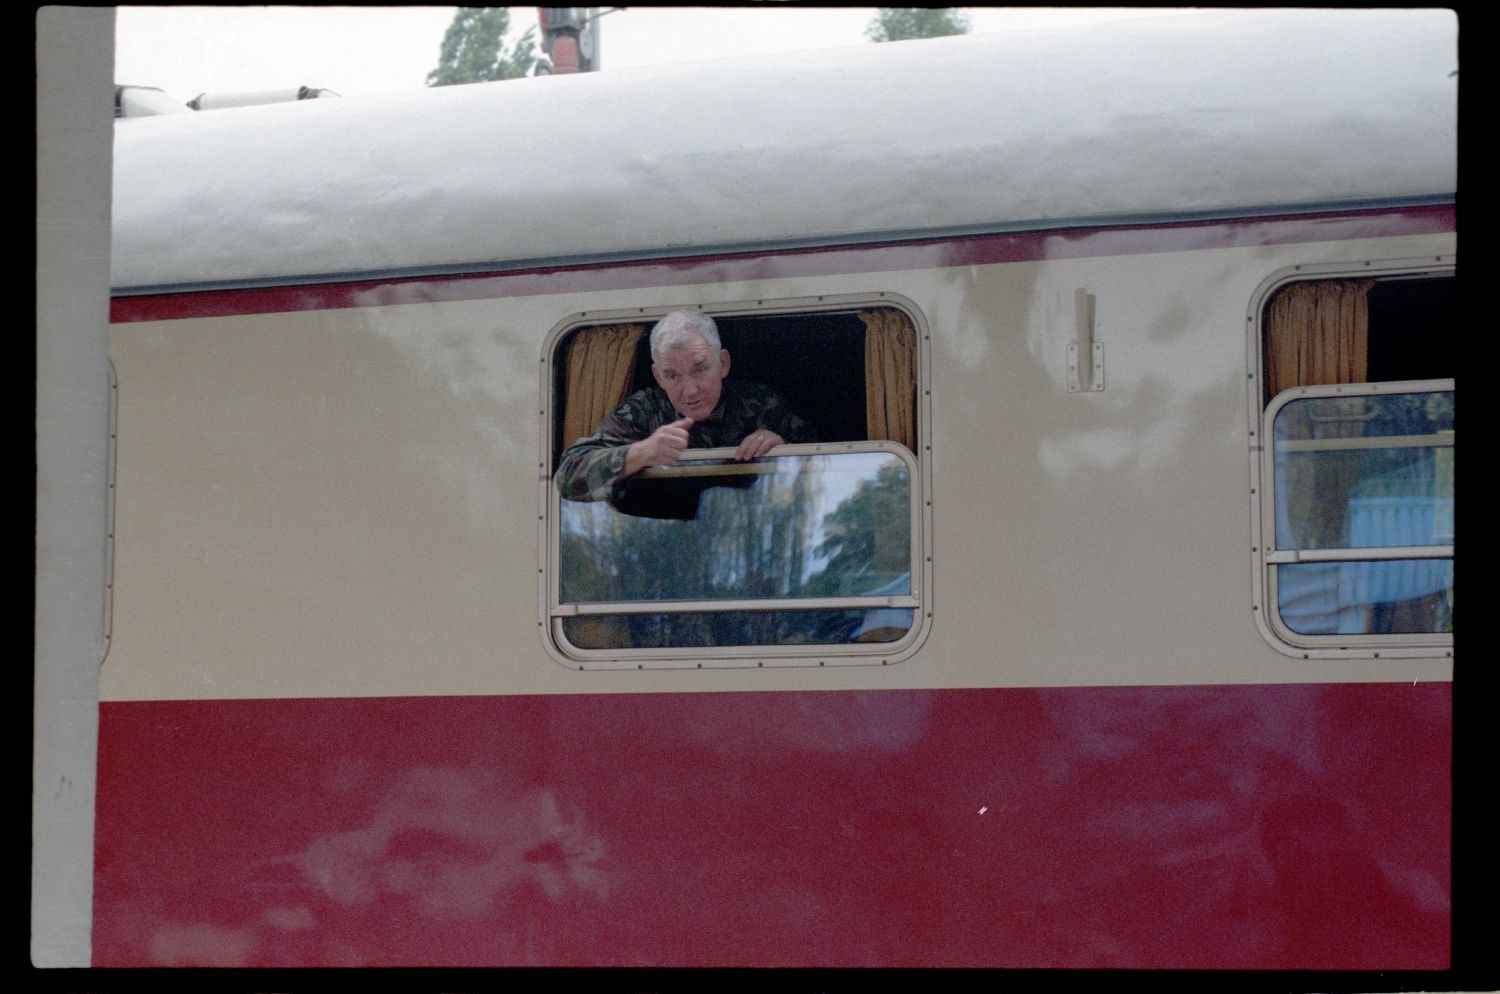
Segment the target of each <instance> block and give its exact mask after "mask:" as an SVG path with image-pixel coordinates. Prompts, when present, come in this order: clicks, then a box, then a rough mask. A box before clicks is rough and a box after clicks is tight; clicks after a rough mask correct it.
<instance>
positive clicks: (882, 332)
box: [859, 307, 917, 452]
mask: <svg viewBox="0 0 1500 994" xmlns="http://www.w3.org/2000/svg"><path fill="white" fill-rule="evenodd" d="M859 318H860V320H861V321H863V322H864V323H865V425H866V428H867V431H868V435H867V437H868V438H870V439H882V438H884V439H890V440H891V441H893V442H900V443H901V444H902V445H904V446H906V447H907V448H908V449H911V450H912V451H913V452H916V451H917V329H916V328H915V327H914V326H913V325H912V323H911V319H910V318H908V317H907V316H906V315H905V314H904V313H903V312H901V311H898V310H896V309H895V308H889V307H881V308H877V309H875V310H869V311H860V313H859Z"/></svg>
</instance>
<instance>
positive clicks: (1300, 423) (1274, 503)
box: [1256, 270, 1455, 655]
mask: <svg viewBox="0 0 1500 994" xmlns="http://www.w3.org/2000/svg"><path fill="white" fill-rule="evenodd" d="M1454 293H1455V281H1454V279H1453V277H1452V275H1451V270H1448V271H1439V272H1436V273H1434V272H1431V271H1427V272H1422V273H1392V274H1381V275H1376V276H1364V275H1363V274H1362V275H1361V276H1360V277H1359V278H1347V277H1336V278H1328V279H1316V280H1300V281H1295V282H1291V283H1289V284H1284V285H1282V286H1280V287H1279V288H1277V289H1276V290H1275V291H1274V292H1273V293H1271V294H1270V295H1269V296H1268V297H1267V298H1266V300H1265V304H1264V308H1263V310H1262V312H1261V316H1262V323H1261V341H1262V363H1263V365H1262V370H1261V373H1262V387H1261V393H1260V396H1261V400H1262V403H1263V405H1264V410H1263V412H1262V417H1261V419H1260V420H1261V428H1260V436H1261V437H1262V438H1263V439H1265V440H1266V444H1265V445H1264V446H1263V448H1262V451H1261V453H1260V458H1259V460H1258V473H1257V475H1258V482H1259V484H1260V487H1259V489H1260V490H1261V500H1260V503H1259V506H1260V509H1261V514H1260V520H1259V521H1258V522H1257V526H1258V527H1257V542H1256V545H1257V550H1256V551H1257V571H1258V573H1259V575H1260V582H1259V584H1258V591H1257V593H1258V599H1257V605H1256V606H1257V609H1260V608H1261V607H1262V606H1264V607H1265V608H1267V610H1266V611H1265V615H1266V620H1267V622H1268V623H1269V625H1270V626H1271V629H1272V631H1273V633H1274V635H1275V638H1276V640H1277V641H1279V642H1281V643H1284V644H1285V646H1286V647H1288V648H1289V649H1291V650H1292V651H1299V650H1300V652H1301V654H1302V655H1313V654H1348V653H1355V652H1357V653H1361V654H1374V653H1376V652H1380V653H1385V654H1401V653H1402V652H1403V651H1405V652H1411V653H1419V652H1430V651H1431V649H1432V647H1433V646H1435V645H1443V646H1447V645H1451V643H1452V637H1453V561H1454V559H1453V556H1454V527H1453V522H1454V516H1453V459H1454V414H1453V411H1454V393H1455V390H1454V380H1453V378H1452V377H1453V375H1454V369H1453V361H1452V338H1453V334H1452V331H1453V328H1454V327H1455V321H1454V319H1455V310H1454Z"/></svg>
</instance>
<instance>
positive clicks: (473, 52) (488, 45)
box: [427, 7, 536, 86]
mask: <svg viewBox="0 0 1500 994" xmlns="http://www.w3.org/2000/svg"><path fill="white" fill-rule="evenodd" d="M509 30H510V8H508V7H460V8H458V12H457V13H456V14H454V15H453V23H452V24H450V25H448V32H447V33H446V34H445V35H443V50H442V54H441V55H439V56H438V65H437V68H436V69H434V70H432V72H430V73H428V74H427V85H428V86H452V85H454V84H455V83H487V82H490V81H492V80H497V79H516V78H518V77H520V76H525V75H526V74H527V73H529V72H530V71H531V67H532V65H533V64H534V63H535V62H536V29H535V28H527V29H526V33H525V34H523V35H521V37H520V38H518V39H517V40H516V43H515V44H514V45H513V46H512V47H511V49H510V51H509V52H507V51H506V49H505V33H506V32H507V31H509Z"/></svg>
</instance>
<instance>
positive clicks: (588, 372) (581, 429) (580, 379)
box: [562, 324, 646, 445]
mask: <svg viewBox="0 0 1500 994" xmlns="http://www.w3.org/2000/svg"><path fill="white" fill-rule="evenodd" d="M645 333H646V329H645V327H644V326H642V325H638V324H606V325H599V326H597V327H594V328H585V329H583V330H582V331H580V332H578V333H577V334H575V335H574V336H573V340H572V341H571V342H570V343H569V344H568V358H567V362H566V366H565V375H566V387H565V388H564V393H563V398H564V401H563V402H564V408H563V434H562V441H563V444H564V445H572V444H573V443H574V442H576V441H578V439H580V438H584V437H586V436H588V435H592V434H593V433H594V429H595V428H597V427H598V426H599V422H600V420H601V419H603V417H604V416H605V415H606V414H608V413H609V412H610V411H613V410H614V409H615V408H616V407H619V406H620V403H621V401H623V400H624V399H625V397H626V395H627V394H628V393H629V392H630V384H631V382H632V381H633V380H634V379H635V350H636V346H637V345H639V343H640V340H641V336H642V335H644V334H645Z"/></svg>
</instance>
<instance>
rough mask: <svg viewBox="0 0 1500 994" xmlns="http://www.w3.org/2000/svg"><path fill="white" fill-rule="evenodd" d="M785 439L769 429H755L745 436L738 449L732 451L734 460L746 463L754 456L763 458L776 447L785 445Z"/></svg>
mask: <svg viewBox="0 0 1500 994" xmlns="http://www.w3.org/2000/svg"><path fill="white" fill-rule="evenodd" d="M785 444H786V439H784V438H782V437H781V436H780V435H778V434H776V433H775V432H774V431H772V430H771V429H769V428H757V429H755V430H754V431H752V432H751V433H750V434H748V435H746V436H745V440H744V441H743V442H741V443H740V447H739V448H737V449H735V450H734V457H735V459H737V460H739V461H740V462H748V461H749V460H751V459H754V458H755V457H756V456H763V455H765V454H766V453H767V452H769V451H771V450H772V449H774V448H775V447H776V446H778V445H785Z"/></svg>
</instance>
